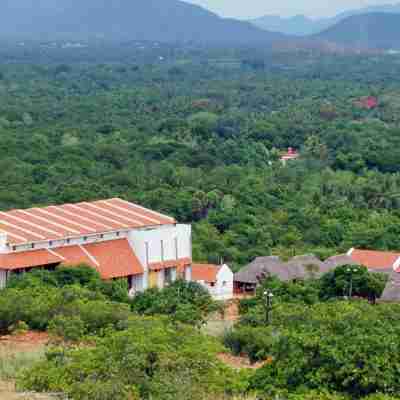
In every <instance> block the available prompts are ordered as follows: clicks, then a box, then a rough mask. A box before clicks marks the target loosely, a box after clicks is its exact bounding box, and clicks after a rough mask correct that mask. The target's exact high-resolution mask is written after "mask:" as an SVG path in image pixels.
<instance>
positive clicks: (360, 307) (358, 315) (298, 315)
mask: <svg viewBox="0 0 400 400" xmlns="http://www.w3.org/2000/svg"><path fill="white" fill-rule="evenodd" d="M399 311H400V309H399V306H398V305H390V304H379V305H371V304H370V303H368V302H366V301H353V302H348V301H330V302H325V303H316V304H314V305H311V306H308V305H305V304H302V303H301V302H300V303H297V304H295V303H286V304H283V303H282V304H278V305H276V306H275V308H274V309H273V316H272V322H271V324H270V325H268V326H266V324H265V319H264V320H262V319H260V320H259V321H258V323H255V324H253V325H249V324H247V323H246V322H242V323H240V324H239V325H238V326H237V327H235V329H234V330H233V331H232V332H230V333H229V334H228V335H227V336H226V338H225V344H226V345H228V346H229V347H230V348H231V349H232V350H233V351H234V352H235V353H246V354H248V355H249V356H250V357H251V359H252V360H253V361H256V360H269V361H268V362H267V363H266V364H265V365H264V366H263V367H262V368H261V369H259V370H258V371H257V372H256V373H255V375H254V376H253V377H252V378H251V382H250V383H251V384H250V387H251V388H252V389H253V390H256V391H258V392H260V393H263V394H265V395H268V396H269V395H271V396H272V395H275V394H278V393H287V394H290V393H292V394H296V393H302V392H304V391H305V390H326V391H328V392H330V393H333V392H337V393H341V394H343V395H344V396H349V397H351V398H360V397H365V396H368V395H373V394H375V393H384V394H388V395H391V394H393V393H397V392H398V391H399V390H400V387H399V383H398V379H397V374H396V373H395V372H394V371H396V369H397V368H398V366H399V365H400V358H399V357H397V356H396V354H398V350H400V349H397V347H398V346H399V343H398V341H397V339H396V338H397V336H398V335H399V333H400V324H398V323H397V322H396V318H397V317H396V315H397V313H398V312H399ZM377 321H379V323H377ZM299 398H301V397H299Z"/></svg>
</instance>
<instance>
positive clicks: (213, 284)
mask: <svg viewBox="0 0 400 400" xmlns="http://www.w3.org/2000/svg"><path fill="white" fill-rule="evenodd" d="M192 280H193V281H194V282H198V283H200V284H201V285H202V286H204V287H205V288H206V289H207V290H208V292H209V293H210V294H211V296H212V297H213V298H214V299H215V300H230V299H232V298H233V272H232V271H231V269H230V268H229V267H228V266H227V265H226V264H224V265H221V266H218V265H213V264H193V265H192Z"/></svg>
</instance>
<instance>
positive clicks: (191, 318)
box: [131, 280, 218, 324]
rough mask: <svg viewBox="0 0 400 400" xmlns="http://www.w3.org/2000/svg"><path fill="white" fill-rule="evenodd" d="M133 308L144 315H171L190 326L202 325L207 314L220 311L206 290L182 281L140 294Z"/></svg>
mask: <svg viewBox="0 0 400 400" xmlns="http://www.w3.org/2000/svg"><path fill="white" fill-rule="evenodd" d="M131 306H132V310H133V311H135V312H137V313H139V314H142V315H169V316H170V317H171V318H172V319H174V320H175V321H179V322H184V323H190V324H201V323H202V322H203V321H204V317H205V316H206V315H207V314H209V313H210V312H212V311H215V310H217V309H218V307H217V304H216V303H215V302H214V301H213V300H212V298H211V296H210V294H209V293H208V292H207V290H206V289H205V288H203V287H202V286H201V285H199V284H197V283H195V282H185V281H180V280H178V281H176V282H174V283H172V284H171V285H170V286H168V287H166V288H164V289H161V290H160V289H149V290H146V291H145V292H143V293H139V294H138V295H137V296H135V297H134V299H132V302H131Z"/></svg>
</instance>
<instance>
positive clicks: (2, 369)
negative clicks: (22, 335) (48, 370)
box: [0, 346, 45, 381]
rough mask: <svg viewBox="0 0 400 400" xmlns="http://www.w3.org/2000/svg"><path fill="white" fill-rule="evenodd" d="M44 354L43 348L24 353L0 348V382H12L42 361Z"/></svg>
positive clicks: (26, 350)
mask: <svg viewBox="0 0 400 400" xmlns="http://www.w3.org/2000/svg"><path fill="white" fill-rule="evenodd" d="M44 354H45V350H44V346H38V347H37V348H34V349H29V350H28V349H25V350H24V351H20V350H19V351H17V350H15V349H10V348H7V347H0V380H2V381H11V380H14V379H15V378H16V376H17V375H18V374H19V373H20V372H22V371H23V370H24V369H26V368H30V367H32V366H33V365H34V364H35V363H36V362H38V361H40V360H42V359H43V358H44Z"/></svg>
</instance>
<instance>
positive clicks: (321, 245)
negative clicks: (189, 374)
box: [0, 42, 400, 267]
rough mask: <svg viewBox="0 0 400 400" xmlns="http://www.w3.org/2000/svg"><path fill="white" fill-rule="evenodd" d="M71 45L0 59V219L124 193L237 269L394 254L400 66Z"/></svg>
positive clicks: (248, 52)
mask: <svg viewBox="0 0 400 400" xmlns="http://www.w3.org/2000/svg"><path fill="white" fill-rule="evenodd" d="M68 46H71V44H69V45H68ZM68 46H67V48H66V45H65V44H62V43H57V42H55V43H42V44H29V43H21V44H20V45H19V46H15V45H11V44H5V45H4V47H3V48H2V50H1V51H0V61H1V64H0V94H1V99H2V101H1V103H0V137H1V141H0V162H1V167H0V182H1V186H0V187H1V190H0V209H3V210H6V209H12V208H19V207H31V206H40V205H47V204H55V203H64V202H77V201H84V200H93V199H100V198H108V197H114V196H121V197H123V198H126V199H127V200H131V201H136V202H139V203H141V204H143V205H145V206H148V207H151V208H154V209H156V210H160V211H162V212H165V213H168V214H171V215H173V216H175V217H176V218H177V219H178V220H179V221H182V222H191V223H194V240H195V243H194V256H195V258H196V259H197V260H199V261H201V260H204V261H207V260H209V261H219V260H220V259H221V258H223V259H224V260H226V261H227V262H229V263H231V264H232V265H233V266H235V267H238V266H240V265H243V264H245V263H246V262H248V261H249V260H251V259H252V258H254V257H255V256H259V255H268V254H271V253H272V254H280V255H283V256H289V255H293V254H299V253H305V252H314V253H316V254H318V255H321V256H322V257H324V256H328V255H330V254H333V253H335V252H338V251H344V250H347V249H348V248H349V247H352V246H360V247H373V248H381V249H399V248H400V243H399V240H400V239H399V238H400V235H399V234H398V233H399V228H398V227H399V226H400V224H399V222H400V215H399V205H400V203H399V194H400V188H399V186H400V175H399V163H398V160H399V157H400V126H399V122H400V117H399V113H398V110H399V108H400V84H399V81H398V76H397V71H398V65H399V61H400V59H399V58H398V57H396V56H379V57H378V56H361V55H360V56H357V57H356V56H343V57H340V56H335V57H334V56H332V55H321V54H307V53H303V54H290V53H288V54H285V53H268V52H266V51H262V50H260V49H245V48H238V49H218V48H214V49H212V48H211V49H204V48H202V47H195V46H192V47H190V46H188V47H186V48H185V47H174V46H172V45H168V46H167V45H160V44H157V43H127V44H125V45H120V46H115V47H112V46H111V45H100V44H97V43H94V44H81V46H83V47H78V48H69V47H68ZM85 46H88V47H85ZM117 60H118V61H117ZM121 60H126V61H121ZM369 95H373V96H376V97H377V98H378V100H379V106H378V107H377V108H375V109H372V110H364V109H361V108H360V107H359V106H357V103H356V100H358V99H360V98H361V97H363V96H369ZM289 146H291V147H294V148H296V149H299V150H300V152H301V155H302V157H301V160H299V161H298V162H295V163H292V164H290V165H288V166H286V167H285V166H282V165H281V163H280V162H279V161H278V159H279V155H280V153H281V152H282V151H284V150H285V149H287V147H289Z"/></svg>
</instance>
